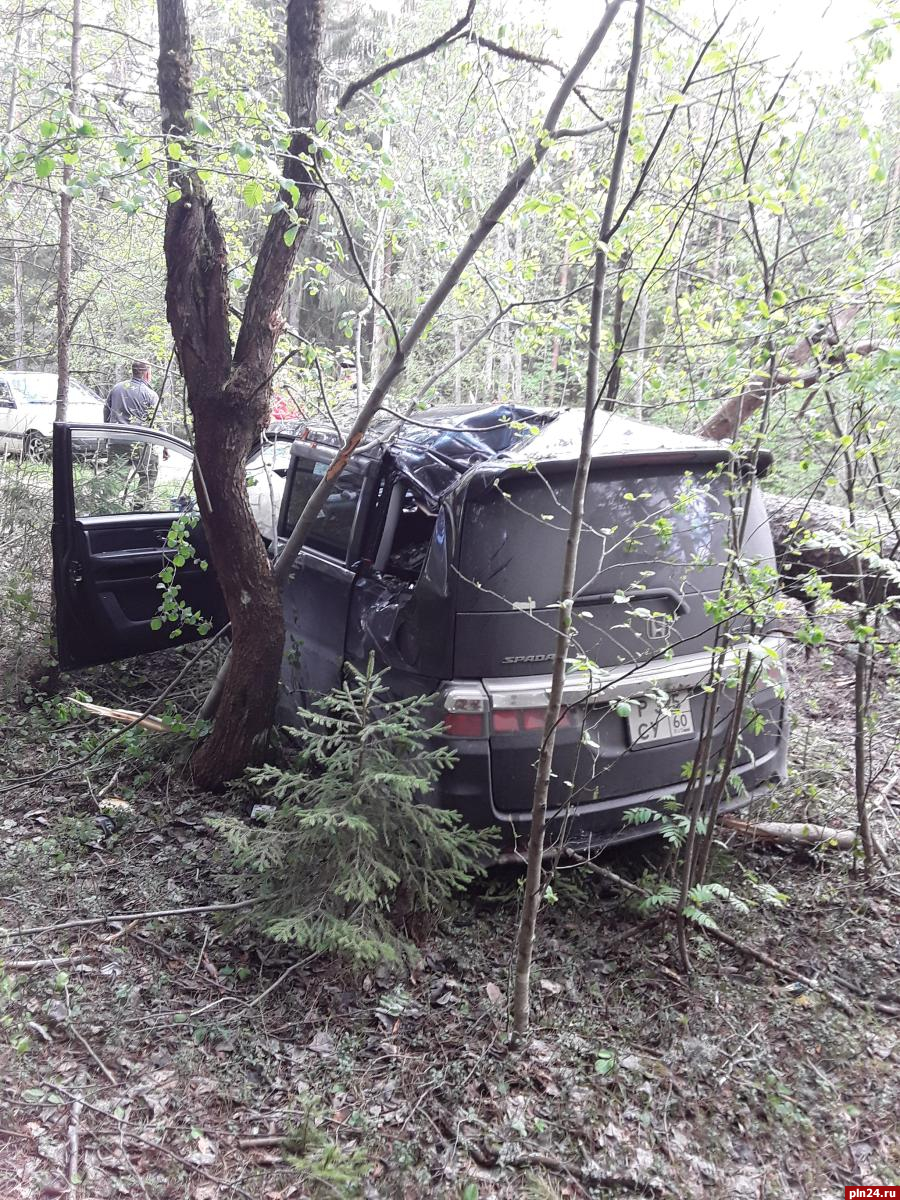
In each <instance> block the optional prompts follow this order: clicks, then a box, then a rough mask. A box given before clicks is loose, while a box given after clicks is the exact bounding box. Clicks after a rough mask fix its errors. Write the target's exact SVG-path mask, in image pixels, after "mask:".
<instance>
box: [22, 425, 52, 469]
mask: <svg viewBox="0 0 900 1200" xmlns="http://www.w3.org/2000/svg"><path fill="white" fill-rule="evenodd" d="M22 457H23V458H24V459H25V460H26V462H32V463H48V462H49V461H50V442H49V440H48V439H47V438H45V437H42V436H41V435H40V434H39V433H36V432H35V431H34V430H29V432H28V433H26V434H25V440H24V441H23V443H22Z"/></svg>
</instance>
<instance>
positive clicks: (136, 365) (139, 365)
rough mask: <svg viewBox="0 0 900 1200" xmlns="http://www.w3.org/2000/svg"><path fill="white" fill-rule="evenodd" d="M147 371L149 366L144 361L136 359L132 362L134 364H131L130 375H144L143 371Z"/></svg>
mask: <svg viewBox="0 0 900 1200" xmlns="http://www.w3.org/2000/svg"><path fill="white" fill-rule="evenodd" d="M149 370H150V364H149V363H148V362H147V360H146V359H143V358H136V359H135V360H134V362H133V363H132V364H131V373H132V375H142V374H143V373H144V371H149Z"/></svg>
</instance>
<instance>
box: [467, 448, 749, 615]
mask: <svg viewBox="0 0 900 1200" xmlns="http://www.w3.org/2000/svg"><path fill="white" fill-rule="evenodd" d="M638 472H641V473H638ZM476 486H479V485H476ZM732 487H733V481H732V480H731V479H730V477H728V476H727V475H719V474H718V473H717V472H712V473H709V474H707V473H706V472H705V470H704V469H703V468H699V469H698V470H697V471H696V472H692V471H690V470H686V469H684V468H680V467H678V466H673V467H672V468H656V469H651V468H648V467H639V468H635V473H629V474H628V475H627V476H625V475H623V474H622V473H621V469H620V472H619V473H616V472H612V471H594V472H592V474H591V478H590V481H589V483H588V491H587V497H586V501H585V514H584V532H583V534H582V539H581V545H580V549H579V554H578V567H577V573H576V590H577V592H578V594H579V598H581V599H583V600H587V599H588V598H589V597H590V598H597V597H601V596H607V597H608V596H609V595H610V594H611V593H615V592H617V591H628V592H630V593H632V594H633V593H635V592H637V591H639V590H641V589H650V588H668V589H672V590H674V591H677V592H678V593H679V594H683V593H684V592H685V591H689V592H697V591H712V590H714V589H716V588H717V587H719V585H720V583H721V580H722V573H723V568H724V563H725V561H726V553H727V546H728V544H729V541H730V529H731V524H732V521H731V515H732V505H731V501H730V499H729V494H730V489H731V488H732ZM571 494H572V476H571V475H569V474H554V475H552V476H547V477H544V476H541V475H540V474H539V470H538V469H534V470H532V471H529V472H528V473H524V472H523V473H522V474H516V475H507V476H504V477H503V478H502V479H500V480H498V481H496V482H492V483H489V484H485V485H484V489H483V490H482V491H480V492H477V493H475V494H473V492H471V491H470V493H469V496H468V498H467V502H466V510H465V517H464V521H463V532H462V544H461V548H460V556H459V560H458V561H459V567H458V569H459V573H460V576H461V585H460V586H461V589H462V595H461V596H460V598H459V607H460V608H461V609H462V610H464V611H480V612H490V611H504V610H508V609H509V606H510V604H521V603H523V602H527V603H530V604H531V603H533V604H534V605H536V606H537V607H546V606H549V605H551V604H554V603H555V602H556V600H557V599H558V597H559V586H560V580H561V576H562V569H563V558H564V554H565V545H566V534H567V529H568V523H569V505H570V500H571Z"/></svg>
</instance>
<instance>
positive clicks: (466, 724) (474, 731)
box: [444, 712, 484, 738]
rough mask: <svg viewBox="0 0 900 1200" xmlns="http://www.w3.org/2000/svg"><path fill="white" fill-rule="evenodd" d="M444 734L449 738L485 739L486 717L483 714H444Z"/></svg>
mask: <svg viewBox="0 0 900 1200" xmlns="http://www.w3.org/2000/svg"><path fill="white" fill-rule="evenodd" d="M444 732H445V733H446V735H447V737H458V738H468V737H483V736H484V717H483V716H482V714H481V713H467V712H448V713H444Z"/></svg>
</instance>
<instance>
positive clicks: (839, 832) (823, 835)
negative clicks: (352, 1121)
mask: <svg viewBox="0 0 900 1200" xmlns="http://www.w3.org/2000/svg"><path fill="white" fill-rule="evenodd" d="M719 824H720V825H721V826H722V828H723V829H728V830H731V831H733V832H734V833H746V834H748V835H749V836H750V837H753V838H757V839H759V840H760V841H763V842H778V843H780V844H784V843H789V844H792V845H800V846H825V847H828V848H830V849H832V850H852V849H853V847H854V846H855V845H856V840H857V839H856V833H855V832H854V831H853V830H852V829H833V828H832V827H831V826H830V825H810V824H809V823H808V822H806V821H795V822H784V821H742V820H741V818H740V817H735V816H732V815H731V814H730V813H728V814H726V815H725V816H722V817H720V818H719Z"/></svg>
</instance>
